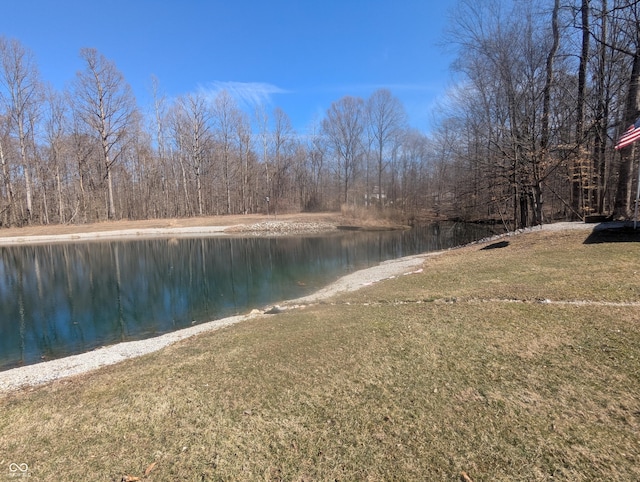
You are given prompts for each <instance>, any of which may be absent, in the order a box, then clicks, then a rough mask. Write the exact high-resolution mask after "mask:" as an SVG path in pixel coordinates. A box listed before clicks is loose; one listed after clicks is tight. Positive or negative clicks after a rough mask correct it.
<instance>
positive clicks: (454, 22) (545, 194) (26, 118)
mask: <svg viewBox="0 0 640 482" xmlns="http://www.w3.org/2000/svg"><path fill="white" fill-rule="evenodd" d="M638 3H639V2H638V1H630V0H571V1H566V2H564V3H563V2H561V1H560V0H543V1H537V2H533V1H531V0H510V1H506V0H505V1H500V0H494V1H492V0H461V1H460V2H459V3H458V5H457V7H456V9H455V10H454V11H452V12H451V19H450V23H449V30H448V31H447V32H446V34H445V36H444V38H443V48H444V49H447V50H449V51H450V52H453V53H454V54H455V62H454V63H453V65H452V87H451V89H450V90H449V92H448V93H447V95H446V98H443V99H442V100H441V102H440V105H439V106H438V108H437V109H436V110H435V111H434V113H433V118H434V121H433V126H432V129H431V130H430V132H429V133H425V132H422V131H419V130H417V129H415V128H412V127H411V126H410V125H409V121H408V116H407V114H406V113H405V107H404V105H403V104H402V102H401V101H400V100H399V99H398V98H397V97H396V96H395V95H394V94H393V93H392V92H391V91H389V90H387V89H380V90H377V91H375V92H373V94H371V96H370V97H368V98H360V97H355V96H345V97H342V98H340V99H337V100H335V101H334V102H333V103H332V104H331V105H330V106H328V108H327V110H326V113H325V115H324V118H322V119H319V120H318V121H317V122H316V123H315V124H313V125H311V126H309V127H308V128H306V129H305V130H304V132H299V131H296V130H295V129H294V128H293V127H292V125H291V122H290V119H289V117H288V115H287V113H286V112H284V111H283V110H281V109H279V108H277V107H276V108H275V109H271V108H268V107H266V106H262V107H258V108H257V109H255V110H254V111H252V112H246V111H244V110H242V109H241V108H240V107H239V106H238V104H237V103H236V101H235V100H234V98H233V97H232V96H231V95H230V94H229V93H227V92H225V91H222V92H220V93H219V94H218V95H217V96H216V97H215V98H211V97H210V96H206V95H204V94H201V93H198V92H194V93H191V94H185V95H181V96H178V97H169V96H167V95H165V94H164V93H163V90H162V82H161V79H156V78H155V77H153V76H151V75H150V78H151V79H152V81H151V82H150V83H151V84H152V86H153V87H152V92H151V93H150V94H151V95H150V97H151V98H152V99H153V102H152V105H145V106H141V105H138V103H137V101H136V98H135V96H134V93H133V91H132V89H131V87H130V86H129V84H128V83H127V80H126V78H125V76H124V74H123V73H122V72H121V71H119V70H118V68H117V66H116V64H115V63H114V62H113V61H112V60H110V59H107V58H105V56H104V55H103V54H101V53H100V52H98V51H97V50H95V49H92V48H83V49H82V50H81V51H80V52H79V55H80V58H81V60H82V62H83V69H82V70H80V71H79V72H77V73H75V77H74V73H73V72H71V73H70V76H69V79H70V82H69V83H68V87H67V88H65V90H64V91H58V90H56V89H54V88H53V87H51V86H50V85H49V84H48V83H47V82H46V79H42V78H41V76H40V74H39V71H38V65H37V60H36V57H35V54H34V53H33V52H31V51H30V50H29V48H28V47H27V46H25V45H23V44H22V43H21V42H20V40H19V39H12V38H5V37H0V168H1V171H0V178H1V181H0V225H2V226H3V227H8V226H24V225H30V224H65V223H87V222H96V221H102V220H115V219H131V220H137V219H154V218H174V217H189V216H203V215H222V214H249V213H252V214H255V213H265V214H266V213H269V214H278V213H291V212H301V211H326V210H334V211H337V210H340V209H348V210H349V209H354V210H355V209H366V210H371V211H374V212H376V211H380V212H384V213H386V214H388V215H392V216H396V217H397V218H398V219H403V220H405V221H410V220H413V219H435V218H454V219H462V220H467V221H487V222H496V223H500V224H503V225H504V226H505V227H506V228H508V229H515V228H519V227H524V226H531V225H536V224H541V223H546V222H550V221H553V220H558V219H583V218H584V217H585V216H590V215H605V216H614V217H616V218H629V217H630V216H631V215H632V214H633V208H634V202H635V199H636V186H637V184H636V183H637V179H636V172H637V155H636V148H635V147H634V146H633V145H632V146H629V147H627V148H624V149H621V150H620V151H615V150H614V149H613V145H614V144H615V141H616V139H617V138H618V137H619V135H620V134H621V133H623V132H624V131H625V130H626V128H627V127H628V126H629V125H630V124H633V122H634V121H635V120H636V119H637V118H638V116H639V115H640V101H639V99H638V84H639V77H640V5H639V4H638ZM238 61H241V59H239V60H238ZM422 61H425V60H421V59H416V62H422Z"/></svg>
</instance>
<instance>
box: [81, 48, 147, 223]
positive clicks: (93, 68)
mask: <svg viewBox="0 0 640 482" xmlns="http://www.w3.org/2000/svg"><path fill="white" fill-rule="evenodd" d="M80 57H81V58H82V60H83V61H84V62H85V69H84V70H83V71H81V72H78V73H77V76H76V82H75V91H74V94H75V109H76V110H77V112H78V113H79V115H80V118H81V119H82V120H83V121H84V122H85V123H86V124H87V125H88V126H89V127H90V128H91V129H92V131H93V132H94V134H95V135H96V136H97V137H98V138H99V140H100V147H101V150H102V157H103V163H104V176H105V179H106V182H107V196H108V211H107V212H108V218H109V219H115V217H116V208H115V202H114V194H113V192H114V191H113V167H114V165H115V164H116V162H118V160H119V159H120V155H121V154H122V152H123V148H124V144H125V142H126V138H127V134H128V130H129V128H130V126H131V123H132V122H133V115H134V112H135V111H136V103H135V98H134V96H133V93H132V91H131V87H130V86H129V84H128V83H127V82H126V81H125V78H124V76H123V75H122V73H121V72H120V71H119V70H118V69H117V68H116V66H115V64H114V63H113V62H112V61H110V60H108V59H106V58H105V57H104V56H103V55H102V54H100V53H99V52H98V51H97V50H96V49H93V48H83V49H82V50H81V51H80Z"/></svg>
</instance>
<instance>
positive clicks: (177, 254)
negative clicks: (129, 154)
mask: <svg viewBox="0 0 640 482" xmlns="http://www.w3.org/2000/svg"><path fill="white" fill-rule="evenodd" d="M488 234H490V233H489V232H488V230H487V229H486V228H482V227H478V226H468V225H464V224H440V225H438V226H437V227H436V226H433V225H432V226H427V227H423V228H414V229H412V230H410V231H394V232H349V233H342V234H334V235H330V236H323V237H318V236H308V237H295V238H286V237H282V238H261V237H258V238H254V237H245V238H223V237H216V238H198V239H192V238H191V239H190V238H181V239H176V238H172V239H151V240H135V241H116V242H89V243H78V244H53V245H44V246H43V245H35V246H12V247H2V248H0V369H7V368H10V367H13V366H18V365H22V364H32V363H37V362H39V361H41V360H43V359H51V358H57V357H61V356H66V355H69V354H74V353H81V352H85V351H88V350H91V349H94V348H96V347H99V346H103V345H108V344H113V343H117V342H120V341H124V340H135V339H141V338H147V337H151V336H155V335H159V334H162V333H166V332H169V331H173V330H176V329H179V328H183V327H186V326H190V325H192V324H193V323H198V322H203V321H209V320H212V319H218V318H223V317H225V316H229V315H232V314H236V313H243V312H247V311H249V310H250V309H252V308H256V307H264V306H266V305H268V304H270V303H274V302H277V301H281V300H285V299H291V298H296V297H299V296H304V295H306V294H309V293H311V292H313V291H316V290H318V289H320V288H321V287H322V286H324V285H326V284H328V283H329V282H331V281H333V280H335V279H337V278H338V277H340V276H343V275H344V274H347V273H348V272H351V271H354V270H357V269H361V268H363V267H366V266H372V265H375V264H378V263H380V262H382V261H385V260H387V259H392V258H398V257H402V256H408V255H412V254H417V253H421V252H427V251H435V250H441V249H446V248H448V247H451V246H454V245H460V244H464V243H467V242H470V241H472V240H475V239H479V238H481V237H484V236H486V235H488Z"/></svg>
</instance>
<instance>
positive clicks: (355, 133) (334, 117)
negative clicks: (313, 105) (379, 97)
mask: <svg viewBox="0 0 640 482" xmlns="http://www.w3.org/2000/svg"><path fill="white" fill-rule="evenodd" d="M364 115H365V113H364V101H363V100H362V99H360V98H358V97H350V96H346V97H343V98H342V99H340V100H338V101H336V102H333V103H332V104H331V107H329V109H328V110H327V117H326V118H325V119H324V121H323V122H322V129H323V131H324V133H325V135H326V136H327V140H328V142H329V146H330V148H331V149H332V152H333V155H334V159H335V161H336V163H337V173H338V178H339V179H340V182H341V184H342V186H343V192H342V194H343V197H342V198H343V202H344V203H345V204H348V202H349V188H350V187H351V183H352V182H353V181H354V178H355V176H356V173H357V170H358V167H359V163H360V161H361V159H362V154H363V142H362V135H363V133H364V126H365V123H364Z"/></svg>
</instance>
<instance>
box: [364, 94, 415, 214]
mask: <svg viewBox="0 0 640 482" xmlns="http://www.w3.org/2000/svg"><path fill="white" fill-rule="evenodd" d="M367 116H368V128H369V132H370V135H371V138H372V140H373V144H374V152H375V160H376V171H377V175H378V176H377V177H378V193H377V195H378V206H379V207H380V208H382V207H383V206H384V196H383V191H382V175H383V173H384V171H385V169H386V168H387V167H388V166H389V164H390V162H391V150H392V147H393V144H394V143H397V140H398V137H399V136H400V134H401V132H402V130H403V129H404V127H405V125H406V122H407V116H406V113H405V111H404V107H403V106H402V103H401V102H400V100H399V99H398V98H397V97H394V96H393V94H391V92H390V91H389V90H387V89H380V90H377V91H375V92H374V93H373V94H371V97H369V99H368V100H367Z"/></svg>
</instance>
